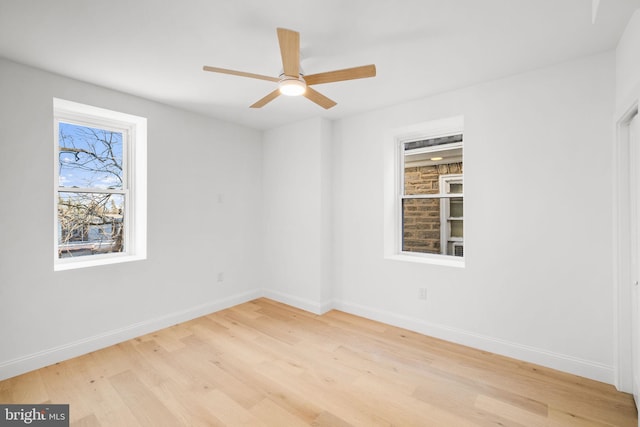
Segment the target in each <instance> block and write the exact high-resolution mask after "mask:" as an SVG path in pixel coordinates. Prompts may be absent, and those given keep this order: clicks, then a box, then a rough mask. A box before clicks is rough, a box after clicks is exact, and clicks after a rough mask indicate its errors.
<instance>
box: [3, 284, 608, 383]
mask: <svg viewBox="0 0 640 427" xmlns="http://www.w3.org/2000/svg"><path fill="white" fill-rule="evenodd" d="M260 297H265V298H270V299H273V300H275V301H279V302H282V303H284V304H288V305H291V306H293V307H296V308H299V309H302V310H306V311H309V312H311V313H314V314H323V313H326V312H327V311H329V310H331V309H333V308H335V309H338V310H341V311H344V312H347V313H351V314H355V315H357V316H362V317H365V318H368V319H372V320H377V321H379V322H383V323H386V324H389V325H393V326H398V327H401V328H405V329H409V330H412V331H415V332H419V333H421V334H424V335H428V336H432V337H435V338H440V339H443V340H446V341H450V342H454V343H458V344H462V345H466V346H469V347H473V348H477V349H480V350H484V351H489V352H491V353H496V354H500V355H504V356H508V357H512V358H514V359H518V360H522V361H526V362H530V363H535V364H537V365H541V366H546V367H549V368H552V369H557V370H559V371H563V372H568V373H571V374H574V375H579V376H582V377H585V378H590V379H593V380H596V381H601V382H605V383H608V384H613V379H614V370H613V366H608V365H604V364H601V363H597V362H592V361H588V360H584V359H579V358H576V357H572V356H567V355H563V354H559V353H554V352H550V351H546V350H543V349H539V348H535V347H530V346H526V345H522V344H518V343H513V342H509V341H506V340H501V339H497V338H493V337H489V336H484V335H479V334H475V333H472V332H468V331H464V330H461V329H456V328H451V327H448V326H444V325H439V324H434V323H430V322H426V321H424V320H422V319H416V318H412V317H408V316H403V315H401V314H397V313H392V312H389V311H384V310H379V309H375V308H371V307H366V306H363V305H360V304H355V303H351V302H348V301H341V300H336V301H327V302H324V303H320V302H317V301H312V300H308V299H305V298H300V297H296V296H293V295H289V294H284V293H281V292H276V291H271V290H255V291H249V292H245V293H241V294H238V295H233V296H231V297H228V298H224V299H221V300H216V301H211V302H208V303H205V304H201V305H199V306H196V307H192V308H189V309H186V310H182V311H178V312H174V313H171V314H168V315H165V316H161V317H158V318H155V319H149V320H146V321H144V322H140V323H136V324H133V325H129V326H126V327H124V328H119V329H115V330H113V331H108V332H105V333H103V334H99V335H95V336H92V337H88V338H85V339H82V340H78V341H74V342H71V343H68V344H64V345H60V346H57V347H54V348H50V349H47V350H43V351H40V352H37V353H33V354H29V355H26V356H23V357H20V358H17V359H13V360H9V361H6V362H0V380H3V379H7V378H11V377H14V376H16V375H20V374H23V373H25V372H29V371H32V370H34V369H38V368H42V367H44V366H48V365H51V364H53V363H57V362H61V361H63V360H67V359H71V358H73V357H77V356H80V355H83V354H87V353H90V352H92V351H96V350H99V349H101V348H105V347H108V346H110V345H114V344H118V343H120V342H123V341H127V340H129V339H132V338H135V337H138V336H141V335H145V334H148V333H150V332H154V331H157V330H159V329H162V328H166V327H169V326H172V325H175V324H176V323H181V322H185V321H188V320H191V319H195V318H197V317H200V316H204V315H206V314H210V313H213V312H216V311H220V310H223V309H225V308H229V307H233V306H234V305H238V304H242V303H244V302H247V301H251V300H254V299H256V298H260Z"/></svg>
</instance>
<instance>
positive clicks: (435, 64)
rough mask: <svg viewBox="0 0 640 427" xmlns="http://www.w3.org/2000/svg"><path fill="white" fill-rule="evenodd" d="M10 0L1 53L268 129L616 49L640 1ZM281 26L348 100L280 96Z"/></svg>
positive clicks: (1, 4)
mask: <svg viewBox="0 0 640 427" xmlns="http://www.w3.org/2000/svg"><path fill="white" fill-rule="evenodd" d="M596 3H600V5H599V8H598V14H597V19H596V21H595V24H592V0H395V1H392V0H324V1H322V2H320V1H308V0H278V1H276V0H180V1H176V0H174V1H172V0H108V1H105V0H56V1H51V0H0V56H2V57H5V58H8V59H11V60H14V61H17V62H21V63H24V64H28V65H32V66H35V67H38V68H42V69H45V70H49V71H52V72H54V73H59V74H63V75H66V76H70V77H73V78H76V79H79V80H83V81H87V82H91V83H95V84H97V85H101V86H105V87H109V88H113V89H116V90H120V91H123V92H128V93H132V94H135V95H139V96H142V97H144V98H148V99H153V100H156V101H160V102H163V103H166V104H170V105H175V106H178V107H181V108H184V109H187V110H191V111H196V112H199V113H202V114H206V115H209V116H213V117H217V118H221V119H223V120H227V121H231V122H235V123H239V124H242V125H246V126H250V127H254V128H257V129H266V128H271V127H275V126H279V125H282V124H285V123H287V122H290V121H297V120H302V119H305V118H310V117H315V116H323V117H327V118H332V119H334V118H339V117H344V116H347V115H352V114H356V113H358V112H362V111H367V110H371V109H376V108H379V107H383V106H388V105H393V104H397V103H400V102H404V101H407V100H411V99H417V98H421V97H425V96H428V95H432V94H435V93H439V92H443V91H448V90H452V89H455V88H460V87H464V86H468V85H471V84H474V83H478V82H482V81H487V80H491V79H495V78H499V77H503V76H507V75H511V74H515V73H518V72H522V71H526V70H531V69H535V68H540V67H544V66H546V65H550V64H554V63H559V62H563V61H566V60H570V59H574V58H578V57H581V56H585V55H590V54H594V53H598V52H602V51H606V50H610V49H613V48H614V47H615V46H616V43H617V41H618V39H619V37H620V35H621V34H622V31H623V30H624V28H625V25H626V23H627V22H628V20H629V18H630V17H631V15H632V13H633V10H634V9H635V8H637V7H640V0H601V1H594V2H593V4H596ZM276 27H284V28H289V29H293V30H296V31H299V32H300V34H301V51H302V56H303V59H302V67H303V69H304V71H305V73H306V74H314V73H318V72H323V71H330V70H334V69H342V68H348V67H353V66H359V65H366V64H371V63H374V64H376V67H377V73H378V75H377V77H375V78H372V79H363V80H353V81H347V82H339V83H330V84H326V85H319V86H315V88H316V89H317V90H319V91H320V92H322V93H323V94H325V95H327V96H328V97H330V98H332V99H333V100H335V101H336V102H337V103H338V105H337V106H336V107H334V108H332V109H331V110H328V111H325V110H323V109H322V108H320V107H318V106H317V105H315V104H313V103H311V102H310V101H308V100H307V99H305V98H288V97H279V98H277V99H276V100H275V101H273V102H272V103H270V104H268V105H267V106H266V107H264V108H262V109H250V108H248V107H249V105H251V104H252V103H253V102H255V101H257V100H258V99H260V98H262V97H263V96H264V95H266V94H267V93H269V92H270V91H272V90H273V89H275V83H272V82H268V81H262V80H254V79H248V78H242V77H236V76H229V75H223V74H214V73H208V72H204V71H202V66H203V65H210V66H216V67H222V68H231V69H236V70H241V71H247V72H252V73H257V74H265V75H270V76H274V77H277V75H278V74H279V73H280V69H281V67H282V65H281V63H280V54H279V48H278V41H277V37H276Z"/></svg>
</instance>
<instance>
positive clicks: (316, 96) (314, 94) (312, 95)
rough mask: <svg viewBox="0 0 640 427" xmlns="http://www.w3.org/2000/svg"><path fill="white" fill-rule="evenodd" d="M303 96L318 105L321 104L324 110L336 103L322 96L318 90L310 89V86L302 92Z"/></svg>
mask: <svg viewBox="0 0 640 427" xmlns="http://www.w3.org/2000/svg"><path fill="white" fill-rule="evenodd" d="M304 97H305V98H307V99H309V100H311V101H313V102H315V103H316V104H318V105H319V106H321V107H322V108H324V109H325V110H328V109H329V108H331V107H333V106H334V105H336V102H335V101H333V100H331V99H329V98H327V97H326V96H324V95H323V94H321V93H320V92H318V91H316V90H313V89H311V88H310V87H307V90H306V91H305V93H304Z"/></svg>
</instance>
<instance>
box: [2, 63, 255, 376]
mask: <svg viewBox="0 0 640 427" xmlns="http://www.w3.org/2000/svg"><path fill="white" fill-rule="evenodd" d="M0 93H1V94H2V96H0V160H1V163H2V166H0V195H1V202H0V224H1V225H2V231H1V233H0V235H1V236H2V244H0V342H1V344H0V378H5V377H9V376H12V375H15V374H17V373H20V372H22V371H25V370H28V369H31V368H35V367H40V366H42V365H43V364H47V363H53V362H55V361H58V360H61V359H65V358H68V357H71V356H73V355H76V354H81V353H83V352H87V351H90V350H94V349H95V348H98V347H101V346H104V345H108V344H111V343H114V342H119V341H122V340H124V339H127V338H130V337H133V336H137V335H140V334H142V333H145V332H148V331H151V330H155V329H158V328H161V327H164V326H167V325H170V324H173V323H176V322H179V321H183V320H186V319H188V318H192V317H195V316H198V315H201V314H205V313H209V312H211V311H214V310H216V309H219V308H222V307H225V306H228V305H232V304H234V303H238V302H242V301H246V300H248V299H251V298H253V297H255V296H257V295H259V293H258V292H257V291H256V289H259V286H260V283H261V275H260V272H261V261H260V260H261V249H262V240H261V236H262V225H261V223H260V220H259V218H260V217H261V206H262V201H261V193H262V189H261V162H262V149H261V135H260V133H259V132H257V131H253V130H249V129H246V128H242V127H240V126H236V125H231V124H227V123H223V122H220V121H216V120H213V119H210V118H205V117H202V116H198V115H195V114H190V113H186V112H184V111H180V110H177V109H174V108H170V107H167V106H164V105H161V104H157V103H153V102H149V101H146V100H142V99H139V98H136V97H133V96H129V95H125V94H122V93H118V92H114V91H110V90H106V89H103V88H100V87H96V86H92V85H89V84H84V83H81V82H78V81H75V80H71V79H67V78H64V77H60V76H56V75H53V74H49V73H46V72H43V71H39V70H35V69H33V68H29V67H26V66H22V65H18V64H15V63H12V62H8V61H5V60H0ZM53 97H57V98H62V99H68V100H71V101H76V102H81V103H85V104H90V105H95V106H98V107H103V108H108V109H113V110H117V111H122V112H125V113H131V114H135V115H140V116H143V117H147V118H148V193H149V195H148V211H149V218H148V236H149V238H148V255H149V256H148V260H146V261H141V262H131V263H125V264H117V265H110V266H104V267H95V268H89V269H81V270H70V271H59V272H54V271H53V248H54V242H53V233H52V227H53V223H52V222H53V221H52V218H53V200H54V196H53V185H52V177H53V173H54V171H53V169H54V161H53V157H52V156H53V122H52V116H53V110H52V108H53V104H52V98H53ZM219 195H220V196H221V200H222V202H221V203H219V199H220V198H219V197H218V196H219ZM247 266H251V268H247ZM220 272H223V273H224V281H223V282H221V283H219V282H218V281H217V275H218V273H220Z"/></svg>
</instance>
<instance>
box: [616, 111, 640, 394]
mask: <svg viewBox="0 0 640 427" xmlns="http://www.w3.org/2000/svg"><path fill="white" fill-rule="evenodd" d="M637 113H638V100H637V99H636V100H635V101H634V102H633V103H632V104H631V106H630V107H628V108H627V109H625V110H624V111H623V112H622V113H621V114H617V115H616V122H615V144H614V155H613V161H614V165H613V170H614V174H615V176H614V182H613V184H614V188H613V198H614V200H613V206H614V216H613V227H614V230H613V231H614V233H613V236H614V241H613V275H614V277H613V283H614V287H613V288H614V298H613V302H614V313H615V315H614V341H615V342H614V385H615V386H616V388H617V389H618V390H620V391H623V392H626V393H631V392H632V390H633V379H632V360H631V295H632V292H631V275H630V269H631V259H630V250H629V249H630V247H631V238H630V234H631V216H630V209H631V207H630V204H629V198H630V181H631V175H630V170H631V169H630V166H631V165H630V153H629V141H630V135H629V124H630V122H631V119H632V118H633V117H634V116H635V115H636V114H637Z"/></svg>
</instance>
